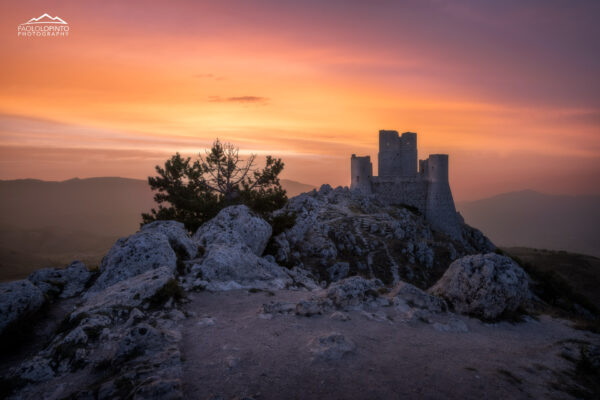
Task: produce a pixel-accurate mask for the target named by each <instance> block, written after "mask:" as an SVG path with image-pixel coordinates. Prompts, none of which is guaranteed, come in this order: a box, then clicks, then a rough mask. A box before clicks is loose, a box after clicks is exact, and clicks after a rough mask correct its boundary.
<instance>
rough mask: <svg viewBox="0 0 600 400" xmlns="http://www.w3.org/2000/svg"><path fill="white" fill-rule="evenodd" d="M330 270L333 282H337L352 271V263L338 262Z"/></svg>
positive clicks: (330, 278)
mask: <svg viewBox="0 0 600 400" xmlns="http://www.w3.org/2000/svg"><path fill="white" fill-rule="evenodd" d="M327 272H329V280H330V281H331V282H337V281H339V280H340V279H344V278H346V277H347V276H348V273H349V272H350V264H349V263H347V262H337V263H335V264H333V265H332V266H331V267H329V268H328V269H327Z"/></svg>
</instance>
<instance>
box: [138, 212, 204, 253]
mask: <svg viewBox="0 0 600 400" xmlns="http://www.w3.org/2000/svg"><path fill="white" fill-rule="evenodd" d="M141 231H142V232H158V233H162V234H163V235H165V236H166V237H167V239H168V240H169V244H170V245H171V248H172V249H173V250H174V251H175V253H177V254H179V255H180V256H181V257H182V258H183V259H192V258H194V257H196V255H197V253H198V245H197V244H196V243H194V241H193V240H192V238H191V237H190V235H189V234H188V231H187V230H186V229H185V226H184V225H183V224H182V223H181V222H177V221H154V222H151V223H149V224H146V225H144V226H143V227H142V230H141Z"/></svg>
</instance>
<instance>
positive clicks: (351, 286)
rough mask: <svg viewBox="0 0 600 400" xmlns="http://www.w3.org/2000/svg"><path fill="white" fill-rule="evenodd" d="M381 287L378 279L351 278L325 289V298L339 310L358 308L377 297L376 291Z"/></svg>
mask: <svg viewBox="0 0 600 400" xmlns="http://www.w3.org/2000/svg"><path fill="white" fill-rule="evenodd" d="M382 287H383V284H382V283H381V281H380V280H378V279H369V280H367V279H364V278H362V277H360V276H352V277H350V278H346V279H344V280H341V281H339V282H336V283H332V284H331V286H329V288H328V289H327V297H328V298H329V299H331V300H332V301H333V303H334V304H335V305H336V306H337V307H340V308H344V307H348V306H358V305H360V304H361V303H364V302H366V301H369V300H373V299H374V298H376V297H378V293H377V291H378V290H379V289H380V288H382Z"/></svg>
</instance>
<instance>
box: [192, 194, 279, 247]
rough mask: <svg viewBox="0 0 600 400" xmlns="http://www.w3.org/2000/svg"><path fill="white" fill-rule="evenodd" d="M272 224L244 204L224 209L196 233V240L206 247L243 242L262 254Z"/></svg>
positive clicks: (269, 235) (194, 237)
mask: <svg viewBox="0 0 600 400" xmlns="http://www.w3.org/2000/svg"><path fill="white" fill-rule="evenodd" d="M271 232H272V229H271V225H269V223H268V222H267V221H265V220H264V219H262V218H260V217H259V216H257V215H256V214H254V213H253V212H252V211H251V210H250V209H249V208H248V207H246V206H244V205H238V206H230V207H226V208H224V209H222V210H221V211H220V212H219V213H218V214H217V216H216V217H214V218H213V219H211V220H210V221H208V222H207V223H205V224H204V225H202V226H201V227H200V228H198V230H197V231H196V233H194V236H193V239H194V241H195V242H196V243H197V244H198V245H200V246H203V247H205V248H208V247H209V246H210V245H212V244H226V245H232V244H235V243H242V244H244V245H246V246H248V247H249V248H250V249H251V250H252V252H253V253H254V254H255V255H257V256H260V255H261V254H262V253H263V251H264V250H265V247H266V246H267V242H268V241H269V238H270V237H271Z"/></svg>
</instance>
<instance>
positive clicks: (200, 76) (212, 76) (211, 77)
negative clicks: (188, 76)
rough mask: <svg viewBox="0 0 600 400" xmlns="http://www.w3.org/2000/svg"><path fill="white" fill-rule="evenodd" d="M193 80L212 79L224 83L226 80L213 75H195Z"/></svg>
mask: <svg viewBox="0 0 600 400" xmlns="http://www.w3.org/2000/svg"><path fill="white" fill-rule="evenodd" d="M194 78H198V79H214V80H215V81H224V80H226V79H227V78H225V77H224V76H221V75H217V74H213V73H200V74H195V75H194Z"/></svg>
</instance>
